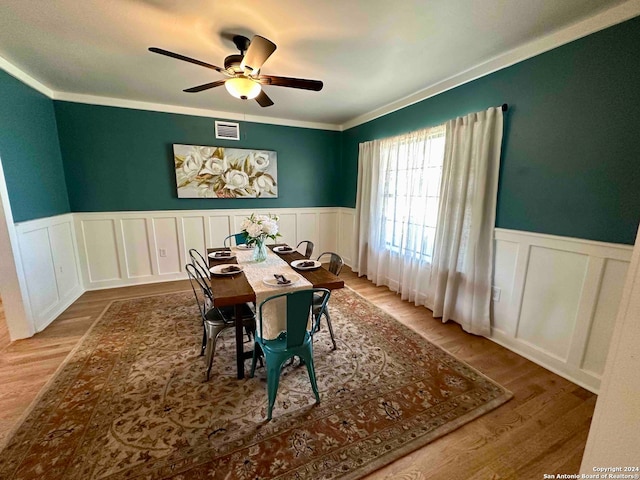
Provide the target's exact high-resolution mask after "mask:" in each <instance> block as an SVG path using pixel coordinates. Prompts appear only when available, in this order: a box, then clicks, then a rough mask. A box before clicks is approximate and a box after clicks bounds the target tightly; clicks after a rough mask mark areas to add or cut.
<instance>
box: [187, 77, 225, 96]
mask: <svg viewBox="0 0 640 480" xmlns="http://www.w3.org/2000/svg"><path fill="white" fill-rule="evenodd" d="M224 82H226V80H218V81H216V82H211V83H205V84H204V85H198V86H197V87H191V88H187V89H185V90H183V92H187V93H196V92H202V91H203V90H209V89H210V88H214V87H219V86H220V85H224Z"/></svg>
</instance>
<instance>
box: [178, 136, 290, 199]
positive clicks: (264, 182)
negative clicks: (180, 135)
mask: <svg viewBox="0 0 640 480" xmlns="http://www.w3.org/2000/svg"><path fill="white" fill-rule="evenodd" d="M173 158H174V161H175V167H176V182H177V185H178V198H276V197H277V196H278V175H277V162H278V158H277V154H276V152H273V151H271V150H246V149H242V148H224V147H201V146H194V145H180V144H174V145H173Z"/></svg>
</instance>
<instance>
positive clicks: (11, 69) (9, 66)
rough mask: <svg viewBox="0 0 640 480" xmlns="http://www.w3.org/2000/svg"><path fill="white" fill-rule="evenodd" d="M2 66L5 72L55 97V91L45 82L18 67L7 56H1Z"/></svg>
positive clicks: (0, 63)
mask: <svg viewBox="0 0 640 480" xmlns="http://www.w3.org/2000/svg"><path fill="white" fill-rule="evenodd" d="M0 68H1V69H2V70H4V71H5V72H7V73H8V74H9V75H11V76H12V77H14V78H17V79H18V80H20V81H21V82H22V83H24V84H26V85H28V86H30V87H31V88H33V89H34V90H37V91H38V92H40V93H42V94H43V95H46V96H47V97H49V98H53V94H54V92H53V90H52V89H51V88H49V87H47V86H46V85H45V84H44V83H42V82H40V81H39V80H36V79H35V78H33V77H32V76H31V75H29V74H28V73H26V72H25V71H23V70H21V69H19V68H18V67H16V66H15V65H14V64H13V63H11V62H10V61H9V60H7V59H6V58H3V57H0Z"/></svg>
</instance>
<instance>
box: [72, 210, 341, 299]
mask: <svg viewBox="0 0 640 480" xmlns="http://www.w3.org/2000/svg"><path fill="white" fill-rule="evenodd" d="M251 213H258V214H267V213H273V214H277V215H278V216H279V217H280V220H279V222H278V224H279V229H280V234H281V235H282V237H280V238H279V239H278V241H281V242H286V243H288V244H289V245H294V246H295V245H297V244H298V242H300V241H301V240H311V241H312V242H313V243H314V244H315V245H316V249H317V251H327V250H329V251H334V252H338V253H341V252H340V251H339V249H340V247H341V245H342V243H341V241H340V238H341V237H342V235H341V234H340V231H339V229H340V225H341V223H340V221H339V220H340V218H341V217H340V216H341V209H340V208H338V207H309V208H276V209H212V210H167V211H165V210H162V211H136V212H91V213H74V214H73V215H74V221H75V229H76V236H77V239H78V252H79V258H78V260H79V261H78V263H79V265H80V271H81V276H82V279H83V284H84V286H85V288H86V289H87V290H96V289H102V288H113V287H120V286H126V285H135V284H142V283H153V282H162V281H170V280H183V279H186V273H185V270H184V266H185V265H186V264H187V263H188V261H189V260H188V259H189V255H188V251H189V249H191V248H195V249H197V250H198V251H200V252H203V251H204V250H205V249H206V248H209V247H215V246H219V245H222V243H223V241H224V238H225V237H226V236H227V235H230V234H232V233H236V232H239V231H240V225H241V223H242V221H243V220H244V219H245V218H246V217H248V216H249V215H251Z"/></svg>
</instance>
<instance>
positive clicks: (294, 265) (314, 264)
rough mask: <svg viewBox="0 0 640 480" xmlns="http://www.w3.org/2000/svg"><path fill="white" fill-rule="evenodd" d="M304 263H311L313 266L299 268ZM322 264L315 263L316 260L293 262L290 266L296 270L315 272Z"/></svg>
mask: <svg viewBox="0 0 640 480" xmlns="http://www.w3.org/2000/svg"><path fill="white" fill-rule="evenodd" d="M305 262H313V266H311V267H302V266H300V264H301V263H305ZM321 265H322V264H321V263H320V262H319V261H317V260H308V259H306V260H294V261H293V262H291V266H292V267H293V268H297V269H298V270H315V269H316V268H318V267H320V266H321Z"/></svg>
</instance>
